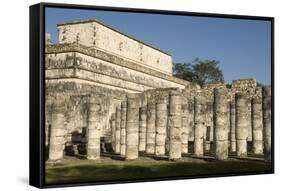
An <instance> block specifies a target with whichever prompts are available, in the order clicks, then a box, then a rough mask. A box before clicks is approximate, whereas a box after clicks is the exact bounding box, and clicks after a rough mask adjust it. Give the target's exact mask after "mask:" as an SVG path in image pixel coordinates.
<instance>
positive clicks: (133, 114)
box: [126, 94, 139, 160]
mask: <svg viewBox="0 0 281 191" xmlns="http://www.w3.org/2000/svg"><path fill="white" fill-rule="evenodd" d="M126 120H127V123H126V126H127V128H126V135H127V137H126V159H127V160H132V159H137V158H138V156H139V148H138V146H139V97H138V95H136V94H130V95H128V97H127V119H126Z"/></svg>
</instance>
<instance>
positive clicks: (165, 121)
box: [45, 20, 271, 161]
mask: <svg viewBox="0 0 281 191" xmlns="http://www.w3.org/2000/svg"><path fill="white" fill-rule="evenodd" d="M57 29H58V33H59V42H58V43H57V44H52V43H51V40H50V36H49V35H47V36H46V50H45V55H46V58H45V61H46V62H45V69H46V70H45V78H46V81H45V87H46V104H45V113H46V128H45V129H46V148H47V151H48V153H47V155H48V157H47V158H48V160H50V161H59V160H62V159H63V158H64V157H65V156H75V157H77V158H87V159H88V160H100V159H101V158H102V156H103V155H104V154H106V153H113V154H114V155H116V156H119V157H121V158H123V159H124V160H135V159H138V158H139V157H141V156H143V155H146V156H156V157H164V158H165V157H166V158H167V159H170V160H181V159H182V158H183V157H188V156H189V155H192V156H194V157H202V156H205V155H210V153H213V157H214V158H215V159H218V160H227V159H228V158H229V153H232V154H233V155H235V156H237V157H247V153H249V152H250V153H254V154H256V155H264V153H265V160H266V161H271V137H270V136H271V133H270V132H271V89H270V87H264V89H263V91H262V89H261V88H260V87H257V83H256V81H255V79H243V80H236V81H233V84H232V88H226V86H225V84H222V83H217V84H207V85H205V86H203V87H200V86H199V85H197V84H194V83H190V82H188V81H184V80H181V79H178V78H175V77H173V75H172V57H171V55H169V54H168V53H166V52H164V51H162V50H160V49H158V48H156V47H153V46H151V45H148V44H146V43H144V42H142V41H140V40H138V39H136V38H134V37H132V36H129V35H127V34H125V33H122V32H120V31H118V30H116V29H114V28H111V27H109V26H107V25H105V24H103V23H101V22H99V21H96V20H87V21H77V22H70V23H63V24H58V26H57ZM262 92H263V94H262ZM249 145H250V146H249ZM212 151H213V152H212ZM233 155H232V156H233Z"/></svg>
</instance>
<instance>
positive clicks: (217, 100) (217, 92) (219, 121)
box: [214, 88, 228, 160]
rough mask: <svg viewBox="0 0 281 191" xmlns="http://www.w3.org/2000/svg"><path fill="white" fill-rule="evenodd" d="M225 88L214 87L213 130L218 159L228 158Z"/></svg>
mask: <svg viewBox="0 0 281 191" xmlns="http://www.w3.org/2000/svg"><path fill="white" fill-rule="evenodd" d="M227 104H228V102H227V92H226V89H225V88H215V89H214V130H215V157H216V158H217V159H218V160H225V159H227V158H228V131H227V122H228V118H227V117H228V115H227V113H228V106H227Z"/></svg>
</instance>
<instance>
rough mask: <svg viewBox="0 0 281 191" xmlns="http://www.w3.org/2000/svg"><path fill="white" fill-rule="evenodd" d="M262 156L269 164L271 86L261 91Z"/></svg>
mask: <svg viewBox="0 0 281 191" xmlns="http://www.w3.org/2000/svg"><path fill="white" fill-rule="evenodd" d="M262 107H263V127H264V131H263V133H264V155H265V161H266V162H271V86H265V87H263V89H262Z"/></svg>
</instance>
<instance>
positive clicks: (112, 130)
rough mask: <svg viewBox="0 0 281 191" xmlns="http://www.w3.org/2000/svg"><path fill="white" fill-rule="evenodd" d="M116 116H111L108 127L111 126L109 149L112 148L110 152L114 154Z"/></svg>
mask: <svg viewBox="0 0 281 191" xmlns="http://www.w3.org/2000/svg"><path fill="white" fill-rule="evenodd" d="M115 120H116V114H115V113H113V114H112V115H111V120H110V126H111V147H112V150H113V151H114V152H115V148H116V146H115V138H116V136H115V131H116V121H115Z"/></svg>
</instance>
